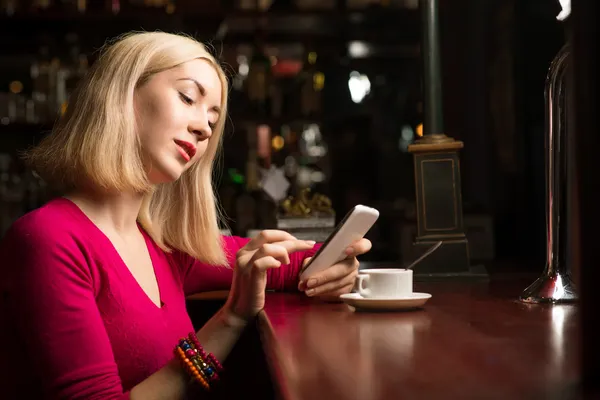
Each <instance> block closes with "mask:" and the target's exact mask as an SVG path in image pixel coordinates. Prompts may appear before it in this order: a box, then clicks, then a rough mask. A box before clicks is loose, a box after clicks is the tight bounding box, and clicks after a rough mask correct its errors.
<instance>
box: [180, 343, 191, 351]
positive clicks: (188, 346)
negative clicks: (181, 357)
mask: <svg viewBox="0 0 600 400" xmlns="http://www.w3.org/2000/svg"><path fill="white" fill-rule="evenodd" d="M181 347H183V350H189V349H191V347H190V345H189V344H187V343H184V344H183V345H182V346H181Z"/></svg>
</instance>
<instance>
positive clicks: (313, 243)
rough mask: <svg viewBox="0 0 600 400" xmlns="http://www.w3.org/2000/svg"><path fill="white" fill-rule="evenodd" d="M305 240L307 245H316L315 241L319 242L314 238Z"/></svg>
mask: <svg viewBox="0 0 600 400" xmlns="http://www.w3.org/2000/svg"><path fill="white" fill-rule="evenodd" d="M304 242H305V243H306V244H307V245H309V246H314V245H315V243H317V242H315V241H314V240H305V241H304Z"/></svg>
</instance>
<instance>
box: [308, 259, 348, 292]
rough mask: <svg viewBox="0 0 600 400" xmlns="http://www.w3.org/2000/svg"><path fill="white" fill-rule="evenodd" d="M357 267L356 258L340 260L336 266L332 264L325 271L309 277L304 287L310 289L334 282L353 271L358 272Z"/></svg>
mask: <svg viewBox="0 0 600 400" xmlns="http://www.w3.org/2000/svg"><path fill="white" fill-rule="evenodd" d="M358 265H359V263H358V260H357V259H356V257H352V258H347V259H345V260H342V261H340V262H339V263H337V264H333V265H332V266H331V267H329V268H327V269H326V270H324V271H321V272H319V273H316V274H314V275H313V276H311V277H310V278H309V279H308V281H306V287H307V288H308V289H312V288H315V287H317V286H321V285H324V284H326V283H328V282H335V281H337V280H339V279H341V278H343V277H345V276H347V275H348V274H350V273H351V272H353V271H358Z"/></svg>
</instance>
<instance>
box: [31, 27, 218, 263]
mask: <svg viewBox="0 0 600 400" xmlns="http://www.w3.org/2000/svg"><path fill="white" fill-rule="evenodd" d="M194 59H204V60H207V61H208V62H210V63H211V64H212V65H213V67H214V68H215V70H216V71H217V74H218V76H219V79H220V80H221V86H222V99H221V105H220V106H221V110H222V111H221V117H220V119H219V121H218V122H217V124H216V126H215V129H213V134H212V137H211V139H210V140H209V143H208V148H207V149H206V152H205V154H203V156H202V157H201V158H200V160H199V161H198V162H197V163H196V164H195V165H193V166H192V167H190V169H189V170H187V171H186V172H184V173H183V174H182V176H181V177H180V178H179V179H178V180H176V181H174V182H170V183H166V184H159V185H156V186H154V185H152V184H151V183H150V182H149V181H148V177H147V174H146V171H145V169H144V166H143V163H142V159H141V154H140V151H139V150H140V146H139V137H138V135H137V134H136V132H135V117H134V115H135V114H134V105H133V104H134V101H133V98H134V91H135V89H136V88H137V87H139V86H140V85H143V84H144V83H145V82H146V81H147V80H148V79H149V78H150V77H151V76H152V75H153V74H156V73H159V72H161V71H165V70H168V69H170V68H174V67H176V66H178V65H180V64H182V63H185V62H187V61H191V60H194ZM227 93H228V85H227V78H226V77H225V74H224V73H223V70H222V68H221V66H220V65H219V64H218V63H217V61H216V60H215V59H214V57H212V56H211V55H210V54H209V52H208V51H207V50H206V47H205V46H204V45H203V44H202V43H199V42H198V41H196V40H194V39H193V38H190V37H187V36H183V35H175V34H169V33H164V32H141V33H140V32H132V33H128V34H126V35H124V36H122V37H120V38H118V39H117V40H116V41H115V42H114V43H112V44H107V46H106V47H105V48H104V49H103V50H102V52H101V53H100V55H99V57H98V59H97V60H96V62H95V63H94V64H93V65H92V67H91V68H90V70H89V72H88V73H87V75H86V76H85V77H84V78H82V80H81V82H80V83H79V84H78V86H77V88H76V89H75V90H74V92H73V94H72V96H71V98H70V100H69V105H68V107H67V110H66V112H65V114H64V115H63V116H62V117H61V118H60V119H59V120H58V121H57V123H56V124H55V126H54V128H53V131H52V133H51V134H50V135H48V136H47V137H46V138H44V139H43V140H42V141H41V142H40V144H39V145H38V146H36V147H35V148H33V149H32V150H31V151H29V152H28V153H27V154H25V160H26V161H27V162H28V164H29V165H30V166H31V167H32V168H33V169H34V170H35V171H36V172H37V173H38V174H39V175H40V176H41V177H42V178H43V179H44V180H46V181H47V182H48V183H49V184H50V185H51V186H53V187H55V188H56V189H58V190H59V191H63V192H66V191H72V190H77V189H82V188H86V187H88V188H90V187H91V188H100V189H101V190H104V191H109V192H119V191H134V192H136V193H144V201H143V205H142V208H141V210H140V213H139V215H138V221H139V222H140V224H141V225H142V226H143V227H144V229H145V230H146V231H147V232H148V234H149V235H150V236H151V237H152V238H153V239H154V241H155V242H156V243H157V244H158V245H159V246H160V247H161V248H162V249H163V250H165V251H171V249H177V250H180V251H183V252H185V253H187V254H189V255H191V256H193V257H194V258H196V259H198V260H201V261H203V262H206V263H209V264H213V265H226V260H227V258H226V255H225V254H224V252H223V245H222V238H221V235H220V231H219V225H218V222H219V219H220V217H221V213H220V209H219V208H218V206H217V201H216V196H215V191H214V189H213V186H212V175H213V165H214V163H215V159H216V158H217V155H218V152H219V149H220V146H221V142H222V136H223V128H224V125H225V116H226V113H227Z"/></svg>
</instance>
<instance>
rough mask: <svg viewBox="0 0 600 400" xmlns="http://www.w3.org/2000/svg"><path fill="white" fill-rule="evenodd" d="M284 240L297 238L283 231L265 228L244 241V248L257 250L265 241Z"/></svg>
mask: <svg viewBox="0 0 600 400" xmlns="http://www.w3.org/2000/svg"><path fill="white" fill-rule="evenodd" d="M285 240H297V239H296V238H295V237H294V236H292V235H291V234H289V233H288V232H285V231H280V230H277V229H267V230H264V231H261V232H260V233H259V234H258V235H256V237H254V238H253V239H252V240H250V241H249V242H248V243H246V246H244V247H245V248H246V250H249V251H252V250H258V249H259V248H260V247H261V246H262V245H263V244H265V243H275V242H283V241H285Z"/></svg>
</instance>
